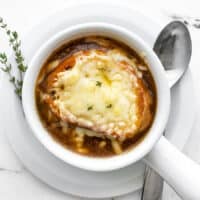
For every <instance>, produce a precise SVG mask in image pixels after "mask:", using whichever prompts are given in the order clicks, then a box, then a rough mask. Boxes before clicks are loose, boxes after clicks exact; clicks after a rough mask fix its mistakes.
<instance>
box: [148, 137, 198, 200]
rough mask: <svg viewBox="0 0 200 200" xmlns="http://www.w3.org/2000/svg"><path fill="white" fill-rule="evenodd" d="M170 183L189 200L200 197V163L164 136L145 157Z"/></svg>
mask: <svg viewBox="0 0 200 200" xmlns="http://www.w3.org/2000/svg"><path fill="white" fill-rule="evenodd" d="M144 162H145V163H146V164H148V165H149V166H150V167H152V168H153V169H154V170H155V171H157V172H158V173H159V174H160V175H161V176H162V177H163V178H164V179H165V180H166V181H167V183H168V184H169V185H171V186H172V188H174V190H175V191H176V192H177V193H178V194H179V195H180V196H181V197H182V198H183V199H187V200H199V199H200V165H198V164H197V163H195V162H194V161H192V160H191V159H190V158H188V157H187V156H186V155H184V154H183V153H181V152H180V151H179V150H178V149H177V148H176V147H175V146H174V145H172V144H171V143H170V142H169V141H168V140H167V139H165V137H164V136H161V138H160V140H159V141H158V142H157V144H156V145H155V146H154V148H153V149H152V151H151V152H150V153H149V154H148V155H147V156H146V157H145V158H144Z"/></svg>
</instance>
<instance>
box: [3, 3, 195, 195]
mask: <svg viewBox="0 0 200 200" xmlns="http://www.w3.org/2000/svg"><path fill="white" fill-rule="evenodd" d="M88 21H90V22H91V21H99V22H110V23H113V24H118V25H122V26H124V27H126V28H128V29H129V30H131V31H133V32H135V33H137V34H139V35H140V36H141V37H143V38H144V40H145V41H146V42H148V43H149V45H150V46H152V44H153V43H154V40H155V38H156V36H157V34H158V32H159V31H160V30H161V26H160V25H158V24H156V23H155V22H154V21H152V20H151V19H149V17H145V16H144V15H143V14H141V13H139V12H138V11H136V10H134V9H131V8H130V6H127V5H126V4H119V3H114V4H113V3H112V2H109V3H108V2H106V3H105V2H103V1H101V2H100V3H98V2H95V3H91V2H90V3H82V4H80V3H79V4H78V5H75V4H74V5H73V4H72V5H70V6H68V7H67V8H65V9H64V10H62V11H60V12H57V13H55V14H54V15H52V16H50V17H48V19H46V20H45V21H43V22H42V23H40V24H39V25H37V26H36V27H34V28H33V29H32V30H31V33H30V34H27V35H28V37H25V38H24V39H23V40H22V44H23V49H24V54H25V57H26V60H27V61H30V59H31V57H32V56H33V54H34V53H35V51H37V49H38V47H39V46H40V45H41V44H42V43H43V42H44V41H46V40H47V39H48V38H49V37H51V36H52V35H53V34H55V33H56V32H58V31H60V30H62V29H64V28H66V27H69V26H70V25H73V24H78V23H82V22H88ZM29 36H31V38H29ZM0 85H1V86H2V85H3V87H1V91H3V92H1V94H0V95H1V96H0V108H1V116H0V117H1V118H0V121H1V124H3V128H4V129H5V132H6V134H7V136H8V139H9V142H10V144H11V145H12V148H13V149H14V151H15V152H16V154H17V156H18V157H19V158H20V160H21V161H22V162H23V164H24V165H25V166H26V167H27V168H28V169H29V170H30V172H32V173H33V174H34V175H35V176H37V177H38V178H39V179H41V180H42V181H44V182H45V183H47V184H48V185H50V186H52V187H54V188H56V189H58V190H60V191H63V192H67V193H70V194H73V195H78V196H82V197H91V198H100V197H101V198H103V197H112V196H118V195H122V194H126V193H129V192H133V191H136V190H138V189H140V188H141V187H142V183H143V173H144V165H143V163H141V162H139V163H136V164H134V165H130V166H129V167H126V168H123V169H120V170H117V171H113V172H103V173H102V172H101V173H95V172H89V171H84V170H80V169H78V168H75V167H72V166H70V165H67V164H66V163H64V162H62V161H61V160H59V159H57V158H56V157H54V156H53V155H52V154H51V153H49V152H48V151H47V150H46V149H45V148H44V147H43V146H42V145H41V144H40V143H39V142H38V141H37V139H36V138H35V137H34V136H33V134H32V133H31V131H30V129H29V127H28V126H27V124H26V121H25V119H24V116H23V111H22V108H21V104H20V102H19V100H18V98H17V97H16V96H15V94H14V93H13V88H12V86H11V84H10V83H9V82H8V81H7V77H6V76H4V75H3V76H2V77H1V84H0ZM193 99H194V94H193V86H192V80H191V74H190V72H189V71H188V72H187V73H186V75H185V76H184V78H183V79H182V81H181V84H177V85H176V87H175V88H173V90H172V112H171V114H170V120H169V123H168V126H167V135H168V138H169V139H170V140H171V141H172V142H173V143H174V144H175V145H176V146H178V147H179V148H182V147H183V145H184V144H185V142H186V140H187V138H188V136H189V134H190V130H191V127H192V124H193V121H194V117H195V115H194V113H195V112H194V109H195V105H194V104H193ZM188 105H190V107H188ZM186 122H187V123H186ZM183 124H184V126H183Z"/></svg>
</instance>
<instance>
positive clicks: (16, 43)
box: [0, 17, 27, 99]
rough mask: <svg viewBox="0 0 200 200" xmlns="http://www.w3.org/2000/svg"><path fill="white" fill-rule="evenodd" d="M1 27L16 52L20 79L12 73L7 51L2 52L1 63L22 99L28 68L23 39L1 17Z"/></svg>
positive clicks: (0, 54)
mask: <svg viewBox="0 0 200 200" xmlns="http://www.w3.org/2000/svg"><path fill="white" fill-rule="evenodd" d="M0 28H1V29H2V30H4V31H5V33H6V35H7V36H8V39H9V45H10V46H11V48H12V50H13V51H14V54H15V61H16V63H17V68H18V71H19V76H20V79H19V80H18V79H17V78H16V77H15V76H14V75H13V74H12V65H11V64H10V63H9V62H8V58H7V55H6V54H5V53H0V63H1V64H3V65H4V67H2V68H1V69H2V70H3V71H4V72H5V73H7V74H8V76H9V78H10V81H11V82H12V83H13V85H14V87H15V92H16V94H17V95H18V96H19V98H20V99H21V92H22V85H23V74H24V73H25V72H26V70H27V65H26V64H25V63H24V57H23V55H22V51H21V41H20V40H19V38H18V33H17V32H16V31H11V30H10V29H9V28H8V25H7V24H6V23H5V22H4V21H3V18H1V17H0Z"/></svg>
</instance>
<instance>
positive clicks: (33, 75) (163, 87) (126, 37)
mask: <svg viewBox="0 0 200 200" xmlns="http://www.w3.org/2000/svg"><path fill="white" fill-rule="evenodd" d="M86 35H103V36H109V37H111V38H114V39H116V40H118V41H121V42H123V43H125V44H127V45H129V46H130V47H131V48H133V49H134V50H136V51H137V52H138V53H140V52H142V53H145V55H146V59H147V62H148V64H149V67H150V70H151V72H152V75H153V77H154V80H155V83H156V86H157V96H158V104H157V112H156V116H155V120H154V123H153V126H152V128H151V129H150V130H149V133H148V134H147V136H146V137H145V139H144V140H143V141H142V142H141V144H139V145H138V146H136V147H135V148H134V149H133V150H132V151H129V152H127V153H123V154H122V155H119V156H114V157H110V158H89V157H86V156H82V155H78V154H76V153H73V152H71V151H69V150H67V149H66V148H64V147H63V146H61V145H60V144H59V143H57V142H56V141H55V140H54V139H52V137H51V136H50V134H48V132H47V130H46V129H45V128H44V127H43V125H42V123H41V121H40V119H39V116H38V113H37V109H36V105H35V97H34V96H35V94H34V89H35V84H36V79H37V76H38V73H39V71H40V68H41V66H42V64H43V63H44V61H45V60H46V59H47V58H48V56H49V55H50V54H51V53H52V51H53V50H55V49H56V48H58V47H60V46H61V45H62V44H64V43H66V42H68V41H70V40H73V39H75V38H79V37H82V36H86ZM169 105H170V92H169V87H168V82H167V79H166V76H165V72H164V70H163V67H162V66H161V64H160V62H159V60H158V58H157V57H156V55H155V54H154V53H153V51H152V49H150V48H149V46H147V45H146V44H145V43H144V42H143V41H142V39H140V38H139V37H138V36H136V35H134V34H133V33H130V32H129V31H127V30H126V29H124V28H122V27H119V26H114V25H111V24H101V23H90V24H81V25H77V26H74V27H72V28H67V29H65V30H64V31H62V32H60V33H58V34H56V35H55V36H54V37H52V38H51V39H50V40H48V41H47V42H46V43H45V44H44V45H43V46H42V47H41V48H40V49H39V50H38V51H37V52H36V54H35V56H34V58H33V59H32V60H31V62H30V63H29V68H28V70H27V72H26V75H25V78H24V86H23V106H24V111H25V115H26V118H27V121H28V123H29V125H30V127H31V128H32V130H33V133H34V134H35V135H36V137H37V138H38V139H39V141H40V142H41V143H42V144H43V145H44V146H45V147H46V148H47V149H48V150H49V151H50V152H52V153H53V154H54V155H55V156H57V157H59V158H60V159H62V160H64V161H65V162H67V163H70V164H72V165H75V166H77V167H81V168H84V169H88V170H95V171H104V170H113V169H118V168H120V167H124V166H127V165H129V164H131V163H133V162H136V161H138V160H139V159H141V158H142V157H143V156H144V155H146V154H147V153H148V152H149V151H150V150H151V149H152V147H153V146H154V144H155V143H156V141H157V140H158V139H159V138H160V136H161V134H162V131H163V130H164V127H165V125H166V122H167V118H168V114H169ZM163 113H164V114H163Z"/></svg>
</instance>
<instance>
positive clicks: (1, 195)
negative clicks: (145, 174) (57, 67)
mask: <svg viewBox="0 0 200 200" xmlns="http://www.w3.org/2000/svg"><path fill="white" fill-rule="evenodd" d="M74 1H78V0H74ZM80 1H81V0H80ZM124 1H127V2H128V1H129V0H124ZM132 1H134V2H135V3H138V2H137V1H136V0H132ZM198 2H199V1H198V0H185V1H184V2H183V1H182V0H165V1H159V0H152V1H151V3H148V6H145V7H144V9H145V10H146V12H147V14H149V15H151V16H153V17H155V19H156V18H158V17H159V18H160V17H163V18H166V17H168V16H174V15H176V16H183V17H186V18H187V20H189V21H190V22H191V23H195V21H194V19H195V18H198V17H199V18H200V8H199V6H200V3H199V5H198ZM67 3H68V1H67V0H43V1H40V0H34V1H33V0H30V1H27V0H21V1H18V0H6V1H5V0H0V16H2V17H3V18H4V19H5V20H6V21H7V22H8V24H9V25H10V26H11V27H12V28H13V29H16V30H17V31H18V32H19V33H20V34H25V33H26V32H27V31H28V30H29V29H30V28H31V27H32V26H33V25H35V24H37V23H38V22H39V21H41V20H42V19H43V18H46V17H47V16H48V15H50V14H51V13H53V12H55V11H56V10H59V9H60V8H63V7H64V6H67ZM141 3H142V4H145V3H147V1H145V0H140V4H141ZM152 10H157V11H158V12H155V11H152ZM160 13H161V14H160ZM190 31H191V35H192V41H193V56H192V61H191V64H190V68H191V71H192V75H193V80H194V86H195V92H196V93H195V94H196V99H197V101H196V102H197V109H196V111H197V119H196V121H195V123H194V127H193V130H192V132H191V136H190V138H189V140H188V142H187V144H186V145H185V147H184V152H185V153H186V154H187V155H188V156H190V157H191V158H192V159H194V160H196V161H197V162H200V145H199V143H200V126H199V124H200V103H198V102H200V92H199V91H200V61H199V59H198V58H199V52H200V29H197V28H194V27H192V26H190ZM30 39H31V38H30ZM2 50H5V51H6V52H9V48H8V46H7V42H6V39H5V36H4V35H3V34H2V33H1V32H0V51H2ZM1 92H2V91H1ZM188 106H189V105H188ZM0 123H3V122H0ZM183 126H184V124H183ZM138 196H139V193H136V194H134V195H133V194H130V195H126V196H124V197H117V198H114V199H115V200H131V199H133V200H134V199H137V198H136V197H138ZM134 197H135V198H134ZM0 199H3V200H16V199H20V200H25V199H29V200H32V199H37V200H46V199H48V200H54V199H57V200H62V199H63V200H64V199H65V200H66V199H73V200H75V199H83V198H74V197H72V196H70V195H66V194H63V193H61V192H58V191H56V190H54V189H52V188H49V187H48V186H47V185H45V184H43V183H41V182H40V181H39V180H38V179H36V178H35V177H33V176H32V175H31V174H30V173H29V172H28V171H27V170H26V169H25V168H24V167H23V165H22V164H21V163H20V161H19V160H18V159H17V158H16V156H15V154H14V152H13V151H12V150H11V148H10V146H9V144H8V141H7V139H6V136H5V135H4V130H2V129H1V128H0ZM179 199H180V198H179V197H178V196H177V195H176V194H175V192H173V190H172V189H170V188H169V187H165V190H164V195H163V200H179Z"/></svg>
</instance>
